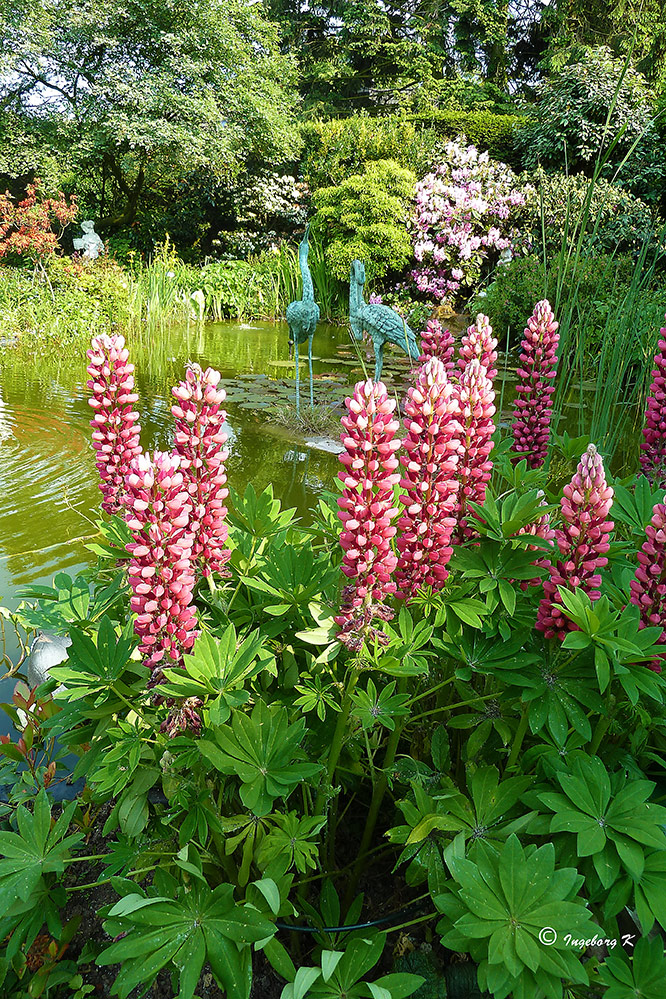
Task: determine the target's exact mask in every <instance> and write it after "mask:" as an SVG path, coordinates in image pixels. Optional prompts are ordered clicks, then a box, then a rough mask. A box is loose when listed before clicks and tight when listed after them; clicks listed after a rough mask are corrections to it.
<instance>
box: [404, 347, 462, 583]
mask: <svg viewBox="0 0 666 999" xmlns="http://www.w3.org/2000/svg"><path fill="white" fill-rule="evenodd" d="M405 412H406V414H407V416H406V419H405V427H406V429H407V434H406V436H405V437H404V438H403V442H402V443H403V446H404V448H405V450H406V452H407V453H406V454H403V455H402V456H401V458H400V461H401V463H402V466H403V478H402V480H401V482H400V485H401V487H402V488H403V489H405V490H406V492H405V493H403V494H402V495H401V496H400V502H401V503H402V505H403V506H404V508H405V509H404V512H403V515H402V516H401V517H400V519H399V520H398V529H399V533H398V538H397V548H398V552H399V556H398V571H397V574H396V582H397V585H398V596H400V597H403V598H405V599H409V597H412V596H414V595H415V594H416V593H417V591H418V590H419V589H420V588H421V587H422V586H431V587H432V588H433V589H435V590H438V589H441V587H442V586H443V585H444V582H445V580H446V577H447V576H448V572H447V570H446V564H447V562H448V561H449V559H450V558H451V553H452V550H453V549H452V548H451V534H452V531H453V528H454V527H455V523H456V522H455V518H454V517H453V511H454V509H455V504H456V496H457V493H458V482H457V480H456V478H455V474H456V468H457V465H458V460H459V455H460V454H461V452H462V443H461V435H462V427H461V425H460V423H459V422H458V419H459V415H460V414H459V403H458V398H457V395H456V393H455V392H454V390H453V386H452V385H451V384H450V383H449V381H448V380H447V377H446V370H445V367H444V364H443V362H442V361H441V360H439V359H438V358H436V357H433V358H431V359H430V360H428V361H426V363H425V364H424V365H423V366H422V367H421V369H420V371H419V374H418V376H417V381H416V385H415V386H414V387H413V388H410V389H409V390H408V393H407V400H406V403H405Z"/></svg>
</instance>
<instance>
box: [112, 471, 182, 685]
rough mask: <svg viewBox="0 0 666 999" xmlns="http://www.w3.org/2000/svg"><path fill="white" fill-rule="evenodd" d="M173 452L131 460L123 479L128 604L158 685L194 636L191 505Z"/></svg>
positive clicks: (177, 663)
mask: <svg viewBox="0 0 666 999" xmlns="http://www.w3.org/2000/svg"><path fill="white" fill-rule="evenodd" d="M180 463H181V459H180V458H179V457H178V456H177V455H172V454H165V453H162V452H160V451H155V454H154V456H153V458H152V459H151V457H150V455H149V454H143V455H139V456H138V457H137V458H135V459H134V460H133V461H132V464H131V466H130V474H129V475H128V477H127V495H126V496H125V500H124V502H125V505H126V507H127V511H128V512H127V515H126V519H127V525H128V527H129V529H130V531H131V532H132V538H133V540H132V542H131V543H130V544H128V545H127V551H128V552H129V553H130V555H131V561H130V565H129V581H130V586H131V589H132V597H131V601H130V606H131V608H132V611H133V612H134V613H135V614H136V615H137V617H136V620H135V622H134V631H135V632H136V634H137V635H138V636H139V638H140V639H141V642H140V645H139V651H140V652H141V654H142V655H143V656H145V660H144V661H145V664H146V665H147V666H148V667H149V668H150V669H151V670H152V671H153V677H152V680H151V682H150V686H154V685H155V684H156V683H159V680H160V679H161V667H162V666H179V665H180V664H181V661H182V656H183V653H185V652H188V651H189V650H190V649H191V648H192V645H193V644H194V640H195V638H196V634H197V630H196V617H195V613H194V607H193V606H192V590H193V588H194V572H193V569H192V563H191V552H192V541H193V538H192V534H191V530H190V512H191V509H192V505H191V502H190V498H189V495H188V492H187V487H186V483H185V481H184V478H183V473H182V471H181V468H180Z"/></svg>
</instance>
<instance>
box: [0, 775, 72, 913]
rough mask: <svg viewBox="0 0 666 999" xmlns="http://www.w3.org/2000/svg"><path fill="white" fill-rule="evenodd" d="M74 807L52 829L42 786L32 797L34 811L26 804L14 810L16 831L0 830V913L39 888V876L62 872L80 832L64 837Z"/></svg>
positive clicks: (24, 899) (69, 806)
mask: <svg viewBox="0 0 666 999" xmlns="http://www.w3.org/2000/svg"><path fill="white" fill-rule="evenodd" d="M75 808H76V802H75V801H73V802H71V803H70V804H69V805H68V806H67V807H66V808H65V809H64V810H63V811H62V813H61V815H60V817H59V818H58V820H57V822H56V823H55V825H54V826H53V828H51V807H50V805H49V801H48V796H47V794H46V791H45V790H44V789H42V790H41V791H40V792H39V794H38V795H37V797H36V799H35V806H34V811H33V812H32V813H31V812H30V811H28V809H27V808H26V806H25V805H19V807H18V808H17V810H16V821H17V825H18V832H16V833H15V832H0V856H2V858H3V859H2V860H0V912H3V913H5V912H7V911H8V910H10V909H11V907H12V905H14V903H16V902H17V901H21V902H25V901H26V900H27V899H28V898H30V896H31V894H32V893H33V892H34V891H35V890H37V889H38V887H39V885H40V883H41V879H42V876H43V875H44V874H48V873H55V874H62V872H63V871H64V870H65V867H66V866H67V863H68V861H69V859H70V856H71V854H70V850H71V847H73V846H74V845H76V844H77V843H80V842H81V840H82V839H83V834H82V833H74V834H73V835H71V836H67V835H66V833H67V829H68V827H69V823H70V821H71V818H72V813H73V812H74V809H75Z"/></svg>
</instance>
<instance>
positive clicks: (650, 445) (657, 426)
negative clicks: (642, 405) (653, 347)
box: [640, 327, 666, 488]
mask: <svg viewBox="0 0 666 999" xmlns="http://www.w3.org/2000/svg"><path fill="white" fill-rule="evenodd" d="M659 332H660V333H661V339H660V341H659V344H658V349H657V353H656V354H655V357H654V368H653V370H652V384H651V385H650V394H649V396H648V401H647V409H646V411H645V427H644V429H643V441H642V442H641V457H640V462H641V470H642V472H643V475H645V476H647V478H648V479H649V481H650V482H651V483H652V485H653V486H657V487H659V488H663V487H666V327H663V328H662V329H660V330H659Z"/></svg>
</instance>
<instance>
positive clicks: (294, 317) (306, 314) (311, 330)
mask: <svg viewBox="0 0 666 999" xmlns="http://www.w3.org/2000/svg"><path fill="white" fill-rule="evenodd" d="M309 231H310V225H309V223H308V225H306V227H305V235H304V236H303V239H302V240H301V242H300V245H299V247H298V263H299V265H300V268H301V277H302V278H303V298H302V299H301V301H300V302H290V303H289V305H288V306H287V323H288V325H289V356H291V345H292V343H293V345H294V351H295V354H296V415H297V416H298V415H300V411H301V400H300V372H299V366H298V345H299V344H301V343H305V341H306V340H307V341H308V363H309V366H310V406H314V388H313V383H312V338H313V336H314V334H315V330H316V329H317V323H318V322H319V306H318V305H317V303H316V302H315V300H314V287H313V285H312V277H311V276H310V269H309V267H308V250H309V244H308V234H309Z"/></svg>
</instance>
